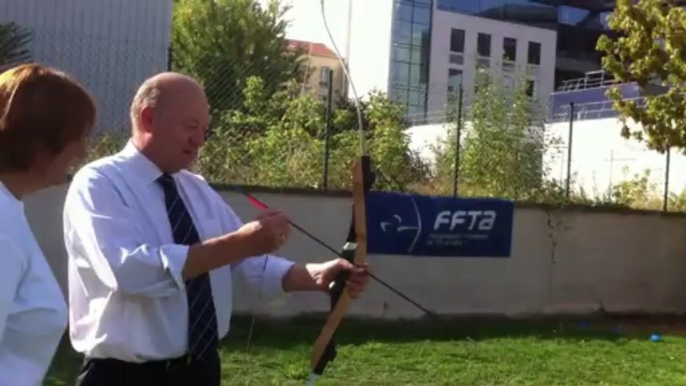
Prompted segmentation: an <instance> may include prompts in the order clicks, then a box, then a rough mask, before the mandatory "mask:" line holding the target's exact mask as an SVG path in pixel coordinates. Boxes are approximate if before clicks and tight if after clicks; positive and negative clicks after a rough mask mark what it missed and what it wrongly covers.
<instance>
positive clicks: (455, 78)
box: [448, 68, 462, 94]
mask: <svg viewBox="0 0 686 386" xmlns="http://www.w3.org/2000/svg"><path fill="white" fill-rule="evenodd" d="M461 84H462V70H458V69H455V68H450V69H448V94H456V93H457V92H458V90H459V87H460V85H461Z"/></svg>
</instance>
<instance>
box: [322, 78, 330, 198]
mask: <svg viewBox="0 0 686 386" xmlns="http://www.w3.org/2000/svg"><path fill="white" fill-rule="evenodd" d="M326 84H327V94H326V123H325V124H326V129H325V134H324V135H325V137H324V176H323V178H324V182H323V184H322V186H323V187H324V190H326V189H328V186H329V147H330V146H331V143H330V142H331V124H332V122H331V116H332V115H333V71H332V70H331V69H329V70H328V71H327V73H326Z"/></svg>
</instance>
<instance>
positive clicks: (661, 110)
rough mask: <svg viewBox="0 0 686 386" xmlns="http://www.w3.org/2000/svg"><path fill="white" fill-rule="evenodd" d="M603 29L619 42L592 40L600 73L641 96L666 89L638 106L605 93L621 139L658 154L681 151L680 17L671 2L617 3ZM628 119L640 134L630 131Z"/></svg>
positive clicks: (683, 14) (684, 115)
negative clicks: (644, 145)
mask: <svg viewBox="0 0 686 386" xmlns="http://www.w3.org/2000/svg"><path fill="white" fill-rule="evenodd" d="M608 24H609V26H610V28H611V29H612V30H614V31H616V32H618V33H619V35H620V36H619V37H617V38H610V37H609V36H607V35H603V36H601V37H600V39H599V40H598V44H597V48H598V50H600V51H602V52H604V57H603V59H602V65H603V67H604V68H605V70H607V71H608V72H610V73H611V74H612V75H614V77H615V78H616V79H617V80H619V81H620V82H622V83H626V82H636V84H637V85H638V86H639V87H640V88H641V89H642V90H646V89H648V88H651V86H652V87H654V86H655V85H661V86H662V87H665V88H667V91H666V93H664V94H661V95H652V96H646V97H645V100H644V101H633V100H623V98H622V95H621V92H620V90H619V89H618V88H617V87H612V88H611V89H610V90H608V93H607V95H608V96H609V97H610V98H611V100H612V101H613V104H614V107H615V108H616V109H617V110H618V111H620V113H621V118H620V119H621V121H622V124H623V129H622V136H623V137H625V138H631V137H633V138H636V139H638V140H645V141H646V142H647V146H648V148H650V149H653V150H657V151H659V152H665V151H666V150H667V149H668V148H669V147H672V146H674V147H678V148H686V11H685V10H684V9H683V8H680V7H678V6H676V3H675V2H674V1H672V0H640V1H638V2H637V3H635V2H634V1H632V0H618V1H617V5H616V8H615V10H614V12H613V13H612V14H611V15H610V16H609V18H608ZM628 119H632V120H633V121H634V122H636V123H639V124H640V125H641V126H642V129H631V128H630V127H629V125H628V124H627V121H628ZM646 137H647V138H646Z"/></svg>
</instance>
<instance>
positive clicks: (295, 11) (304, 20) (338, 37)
mask: <svg viewBox="0 0 686 386" xmlns="http://www.w3.org/2000/svg"><path fill="white" fill-rule="evenodd" d="M259 1H260V3H262V4H266V3H267V0H259ZM323 1H324V10H325V15H326V22H327V24H328V25H329V29H330V30H331V35H332V36H333V38H334V40H335V42H336V46H338V49H339V50H340V51H341V56H345V43H346V41H345V40H346V23H347V17H348V1H349V0H323ZM367 1H369V0H367ZM372 1H373V0H372ZM282 4H284V5H288V6H290V8H291V9H290V11H288V13H287V14H286V16H285V18H286V20H289V21H290V26H289V28H288V30H287V32H286V37H287V38H289V39H295V40H305V41H311V42H315V43H323V44H325V45H326V46H327V47H330V48H332V49H333V45H332V44H331V40H330V39H329V36H328V35H327V32H326V29H325V27H324V21H323V19H322V12H321V0H282Z"/></svg>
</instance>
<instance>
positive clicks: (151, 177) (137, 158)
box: [122, 139, 162, 184]
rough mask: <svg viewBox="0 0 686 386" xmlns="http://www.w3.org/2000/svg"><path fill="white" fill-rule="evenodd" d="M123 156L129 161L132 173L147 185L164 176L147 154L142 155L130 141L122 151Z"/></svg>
mask: <svg viewBox="0 0 686 386" xmlns="http://www.w3.org/2000/svg"><path fill="white" fill-rule="evenodd" d="M122 155H123V156H124V157H126V158H128V159H129V166H130V167H131V169H132V171H133V172H134V173H135V174H136V176H137V177H138V178H140V179H141V180H142V181H143V182H145V183H146V184H151V183H153V182H155V181H157V179H158V178H159V177H160V176H161V175H162V170H160V168H159V167H158V166H157V165H155V163H153V162H152V161H150V159H148V157H146V156H145V154H143V153H141V151H140V150H138V148H136V145H134V143H133V141H132V140H130V139H129V141H128V143H127V144H126V146H125V147H124V149H123V150H122Z"/></svg>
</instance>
